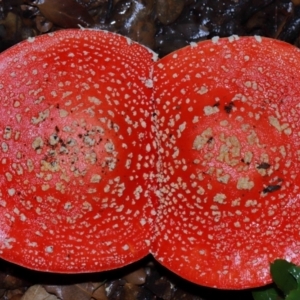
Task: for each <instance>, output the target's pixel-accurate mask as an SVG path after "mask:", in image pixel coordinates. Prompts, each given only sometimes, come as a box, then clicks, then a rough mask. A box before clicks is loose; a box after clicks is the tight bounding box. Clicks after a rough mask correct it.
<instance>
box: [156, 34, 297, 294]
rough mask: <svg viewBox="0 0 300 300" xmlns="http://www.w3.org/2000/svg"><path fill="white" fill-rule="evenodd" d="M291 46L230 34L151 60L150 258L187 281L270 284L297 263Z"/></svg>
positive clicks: (294, 51) (293, 53)
mask: <svg viewBox="0 0 300 300" xmlns="http://www.w3.org/2000/svg"><path fill="white" fill-rule="evenodd" d="M299 65H300V53H299V50H298V49H296V48H295V47H293V46H291V45H288V44H286V43H283V42H280V41H275V40H271V39H266V38H261V37H245V38H238V37H236V36H233V37H230V38H228V39H227V38H226V39H218V38H214V39H212V40H211V41H205V42H201V43H199V44H198V45H197V44H192V45H191V46H190V47H187V48H184V49H181V50H179V51H176V52H175V53H173V54H170V55H168V56H166V57H164V58H163V59H161V60H160V61H158V62H157V63H156V64H155V68H154V74H153V76H154V98H155V99H156V114H157V124H156V126H157V130H158V141H160V145H159V148H158V149H159V157H160V160H161V163H160V170H159V180H160V189H159V190H160V206H159V210H158V217H157V219H156V232H157V235H156V240H155V241H154V243H153V244H152V252H153V254H154V256H155V257H156V258H157V259H158V260H159V261H160V262H161V263H162V264H163V265H164V266H166V267H167V268H169V269H171V270H172V271H174V272H175V273H177V274H179V275H180V276H182V277H184V278H186V279H188V280H190V281H193V282H195V283H198V284H201V285H206V286H211V287H218V288H226V289H240V288H248V287H255V286H261V285H263V284H266V283H269V282H270V281H271V279H270V274H269V263H270V262H272V261H273V260H274V259H276V258H285V259H287V260H292V261H293V262H295V263H300V213H299V211H300V201H299V197H300V196H299V195H300V194H299V182H300V178H299V177H300V175H299V169H300V150H299V149H300V109H299V106H300V86H299V85H298V84H297V83H296V81H295V80H296V76H297V74H298V73H299Z"/></svg>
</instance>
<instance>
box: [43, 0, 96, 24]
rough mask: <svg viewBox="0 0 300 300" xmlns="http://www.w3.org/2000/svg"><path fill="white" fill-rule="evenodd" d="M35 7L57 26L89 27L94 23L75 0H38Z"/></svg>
mask: <svg viewBox="0 0 300 300" xmlns="http://www.w3.org/2000/svg"><path fill="white" fill-rule="evenodd" d="M37 7H38V8H39V9H40V12H41V13H42V14H43V16H44V17H45V18H46V19H47V20H49V21H50V22H52V23H54V24H55V25H57V26H59V27H63V28H76V27H79V26H83V27H89V26H92V25H93V24H94V20H93V18H92V16H91V15H90V14H89V13H88V11H87V9H86V8H85V7H84V6H82V5H80V4H79V3H77V2H76V1H75V0H40V1H38V3H37Z"/></svg>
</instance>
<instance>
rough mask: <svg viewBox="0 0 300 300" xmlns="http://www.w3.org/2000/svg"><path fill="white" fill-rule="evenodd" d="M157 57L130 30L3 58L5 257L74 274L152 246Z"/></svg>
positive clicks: (126, 259)
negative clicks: (149, 84) (148, 81)
mask: <svg viewBox="0 0 300 300" xmlns="http://www.w3.org/2000/svg"><path fill="white" fill-rule="evenodd" d="M152 57H153V53H151V52H149V51H148V50H147V49H145V48H143V47H141V46H140V45H137V44H131V43H130V42H129V41H128V40H127V39H126V38H125V37H121V36H117V35H112V34H109V33H104V32H101V31H97V32H95V31H89V30H86V31H83V30H80V31H79V30H78V31H76V30H70V31H61V32H56V33H55V34H54V35H53V36H47V35H45V36H42V37H39V38H38V39H37V40H36V41H35V42H29V41H26V42H23V43H21V44H19V45H17V46H16V47H14V48H12V49H10V50H9V51H7V52H5V53H3V54H2V55H1V62H0V72H1V74H2V76H1V78H0V86H1V89H0V99H1V106H0V116H1V119H0V137H1V142H0V144H1V145H2V149H0V152H1V159H0V165H1V175H0V185H1V190H0V199H1V201H0V208H1V209H0V230H1V231H0V232H1V233H0V245H1V246H0V253H1V254H0V255H1V257H2V258H4V259H6V260H9V261H12V262H15V263H17V264H20V265H23V266H26V267H29V268H34V269H38V270H43V271H52V272H53V271H54V272H72V273H73V272H91V271H100V270H107V269H112V268H116V267H120V266H123V265H126V264H128V263H130V262H133V261H136V260H138V259H140V258H142V257H144V256H145V255H146V254H147V253H148V251H149V250H148V244H147V240H149V239H150V237H151V235H152V234H151V230H152V227H153V225H152V223H153V222H152V221H151V220H150V219H149V218H148V216H149V215H150V213H151V210H152V206H153V205H154V204H155V200H154V199H153V195H152V187H153V183H152V179H151V174H152V173H153V171H154V162H155V160H156V159H155V154H154V151H153V146H152V139H153V137H152V134H151V130H150V126H151V123H150V117H151V114H150V113H149V111H150V110H151V102H150V95H151V89H150V88H149V87H147V86H146V82H145V80H146V79H148V78H149V76H150V67H151V64H152ZM3 74H5V75H3ZM5 128H7V129H5ZM8 130H9V131H10V133H9V132H8V133H7V134H6V133H5V132H6V131H8ZM41 143H42V144H41Z"/></svg>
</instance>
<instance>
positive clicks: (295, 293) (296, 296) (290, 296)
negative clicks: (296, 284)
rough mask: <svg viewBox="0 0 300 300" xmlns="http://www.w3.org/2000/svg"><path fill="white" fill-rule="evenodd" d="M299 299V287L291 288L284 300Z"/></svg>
mask: <svg viewBox="0 0 300 300" xmlns="http://www.w3.org/2000/svg"><path fill="white" fill-rule="evenodd" d="M299 299H300V289H297V290H292V291H291V292H290V293H289V294H288V295H287V296H286V298H285V300H299Z"/></svg>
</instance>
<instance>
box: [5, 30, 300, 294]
mask: <svg viewBox="0 0 300 300" xmlns="http://www.w3.org/2000/svg"><path fill="white" fill-rule="evenodd" d="M153 60H155V56H154V55H153V53H151V52H150V51H149V50H147V49H146V48H144V47H142V46H140V45H138V44H135V43H132V42H131V41H130V40H128V39H126V38H124V37H121V36H119V35H116V34H113V33H108V32H102V31H91V30H68V31H60V32H56V33H55V34H52V35H51V36H49V35H45V36H42V37H39V38H37V39H36V41H32V40H29V41H26V42H23V43H21V44H19V45H17V46H16V47H13V48H11V49H10V50H8V51H6V52H5V53H3V54H1V56H0V72H1V74H2V77H1V78H0V99H1V106H0V143H1V147H0V151H1V156H0V165H1V169H0V170H1V172H0V183H1V185H0V256H1V257H2V258H4V259H6V260H9V261H12V262H14V263H17V264H19V265H23V266H26V267H29V268H33V269H37V270H43V271H52V272H65V273H75V272H92V271H101V270H107V269H112V268H117V267H120V266H123V265H126V264H128V263H130V262H133V261H136V260H138V259H139V258H142V257H143V256H145V255H147V254H148V253H149V251H150V252H151V253H153V255H154V256H155V257H156V258H157V259H158V260H159V261H160V262H161V263H162V264H163V265H164V266H166V267H167V268H169V269H170V270H172V271H174V272H175V273H177V274H179V275H180V276H182V277H184V278H186V279H188V280H190V281H193V282H195V283H198V284H201V285H206V286H211V287H218V288H227V289H229V288H234V289H240V288H247V287H256V286H260V285H263V284H266V283H269V282H270V281H271V279H270V274H269V263H270V262H271V261H273V260H274V259H276V258H285V259H288V260H291V261H293V262H294V263H300V255H299V249H300V234H299V232H300V230H299V226H300V225H299V224H300V214H299V208H300V203H299V186H298V182H299V176H300V175H298V173H299V172H298V169H299V167H300V166H299V164H300V152H299V151H300V150H298V149H299V147H300V129H298V128H299V127H300V126H299V125H300V124H299V123H300V112H299V111H300V110H299V105H300V104H299V103H300V87H298V86H297V85H295V82H294V81H295V75H296V74H298V70H299V63H300V53H299V50H297V49H296V48H294V47H292V46H290V45H288V44H285V43H283V42H279V41H275V40H270V39H265V38H260V37H245V38H238V37H236V36H234V37H230V38H228V39H218V38H214V39H212V41H206V42H201V43H199V44H192V45H191V46H190V47H186V48H184V49H182V50H179V51H176V52H175V53H173V54H171V55H169V56H167V57H165V58H163V59H162V60H160V61H158V62H155V63H154V62H153ZM152 80H153V81H152ZM153 87H154V89H153ZM153 91H154V92H153ZM152 116H155V122H154V123H153V121H152V120H151V118H152ZM157 195H158V196H159V202H157V198H156V196H157Z"/></svg>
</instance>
